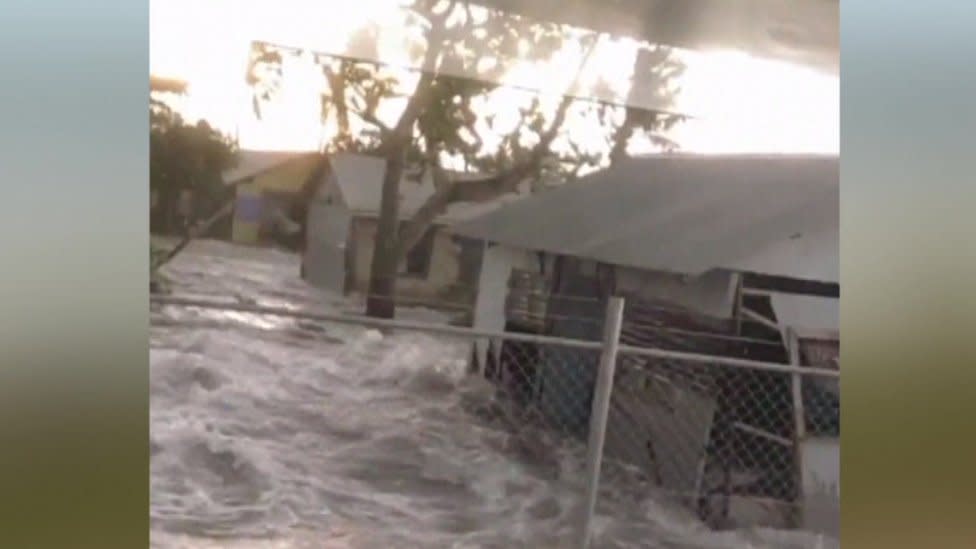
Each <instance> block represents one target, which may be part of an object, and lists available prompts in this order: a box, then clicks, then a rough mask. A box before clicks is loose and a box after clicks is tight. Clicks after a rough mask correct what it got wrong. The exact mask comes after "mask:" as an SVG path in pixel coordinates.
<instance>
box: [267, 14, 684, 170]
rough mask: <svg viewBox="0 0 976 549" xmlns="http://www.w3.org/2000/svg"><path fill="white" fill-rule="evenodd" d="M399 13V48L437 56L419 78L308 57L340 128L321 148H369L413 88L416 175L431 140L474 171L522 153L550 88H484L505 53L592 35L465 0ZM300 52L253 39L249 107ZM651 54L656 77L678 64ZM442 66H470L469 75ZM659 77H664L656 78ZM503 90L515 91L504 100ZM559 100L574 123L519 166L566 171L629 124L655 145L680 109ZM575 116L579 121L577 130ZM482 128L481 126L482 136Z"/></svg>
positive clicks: (663, 77)
mask: <svg viewBox="0 0 976 549" xmlns="http://www.w3.org/2000/svg"><path fill="white" fill-rule="evenodd" d="M404 15H405V19H404V22H405V25H407V26H408V28H411V29H415V30H417V32H413V33H410V34H411V36H414V37H415V38H414V39H413V40H412V41H411V42H409V44H408V46H407V50H406V51H408V52H409V53H410V54H411V55H412V56H413V57H414V58H415V61H418V62H419V61H420V60H421V59H422V58H424V56H425V54H427V53H428V52H429V51H433V52H434V53H435V55H432V56H430V58H433V59H436V60H437V68H438V69H439V71H440V72H439V74H438V75H437V76H435V77H432V78H428V79H427V80H423V79H421V83H423V84H424V85H423V86H421V87H419V88H418V87H416V86H417V79H418V78H420V75H419V74H418V73H416V72H411V71H407V70H404V69H401V68H399V67H391V66H384V65H380V64H376V63H372V62H368V61H362V60H356V59H348V58H340V57H333V56H326V55H319V56H318V57H317V62H318V64H319V65H320V67H321V68H322V70H323V73H324V74H325V76H326V78H327V80H328V81H329V82H330V85H329V86H328V89H325V90H323V92H322V110H321V112H322V117H323V122H324V123H329V122H331V123H334V124H335V125H336V126H337V127H338V128H339V131H338V132H337V133H336V134H335V136H334V137H333V139H332V140H331V141H330V142H329V143H328V145H327V149H328V151H353V152H364V153H375V152H377V151H379V150H381V148H382V146H383V144H384V142H385V137H387V136H388V132H387V133H386V134H385V133H384V131H385V130H389V129H391V128H392V127H393V126H395V125H396V122H397V120H396V119H395V118H393V119H391V117H390V115H389V112H391V111H392V112H401V109H402V107H403V106H404V105H405V104H406V102H407V100H408V99H409V98H410V97H412V96H414V95H420V94H422V102H421V103H422V105H421V107H422V108H421V111H420V113H419V116H418V117H417V119H416V122H415V124H414V126H413V142H412V143H411V145H410V148H409V149H408V150H407V159H408V163H409V164H410V168H411V170H410V171H411V172H412V173H414V175H415V176H416V174H418V173H422V172H424V171H425V170H426V169H428V168H429V166H428V165H427V164H429V162H430V159H431V155H429V154H428V151H430V150H434V151H437V152H438V155H437V157H438V158H439V159H440V160H441V161H448V162H450V163H451V164H452V168H454V169H458V166H459V165H460V166H463V167H464V168H465V169H466V170H468V171H473V172H477V173H481V174H492V173H497V172H500V171H503V170H510V169H512V168H513V167H515V166H518V165H519V164H521V163H524V162H526V161H527V159H529V158H530V157H531V154H530V153H531V152H532V149H533V146H534V145H535V144H536V143H538V142H539V141H540V140H541V138H542V136H543V133H544V132H545V131H546V130H547V129H548V128H549V126H550V125H551V123H552V121H553V118H554V113H555V111H556V107H557V105H558V103H559V99H560V98H558V97H542V96H539V95H538V94H533V93H531V92H525V93H516V94H507V95H506V101H504V102H501V103H502V104H501V105H499V104H498V103H499V102H497V101H496V104H495V105H494V106H493V107H491V108H486V104H488V103H490V101H488V100H489V99H490V98H492V96H493V94H494V93H495V92H497V91H498V90H499V85H498V84H496V83H495V82H497V81H498V80H499V79H500V78H501V77H502V76H503V75H504V74H505V72H506V71H508V70H509V69H510V68H511V64H510V63H508V64H506V63H505V60H513V59H519V60H525V61H536V60H546V59H549V58H551V57H552V55H553V54H554V53H555V52H557V51H558V50H559V49H560V48H562V47H563V46H564V45H566V44H567V42H568V41H578V42H580V43H585V42H586V41H587V40H591V41H592V39H593V36H592V35H587V34H585V33H581V32H573V31H567V30H566V29H565V28H563V27H561V26H560V25H558V24H555V23H546V22H527V21H526V20H524V19H519V18H514V17H512V16H510V15H508V14H503V13H500V12H491V11H484V10H481V11H477V12H476V11H475V9H474V8H473V7H472V6H470V5H469V4H467V3H466V2H443V1H442V2H428V1H423V0H418V1H417V2H415V3H414V4H413V5H412V6H411V7H409V8H405V12H404ZM438 21H442V22H445V25H443V27H444V28H442V29H441V30H439V31H438V30H436V29H437V25H436V23H437V22H438ZM376 32H377V31H376V29H374V28H367V29H364V30H363V31H362V32H361V33H359V34H357V35H356V36H355V37H353V42H354V43H356V44H358V43H360V42H362V44H361V45H359V46H358V47H357V48H356V49H357V50H363V51H365V49H367V48H368V47H369V42H370V40H373V41H374V42H375V36H376ZM431 48H433V50H431ZM301 53H303V52H300V51H298V50H294V49H289V48H285V47H279V46H275V45H272V44H265V43H256V44H254V47H253V49H252V59H251V69H250V70H249V72H248V74H249V80H248V81H249V82H250V83H251V84H252V86H253V89H254V94H255V95H254V96H255V108H256V110H257V111H258V113H259V114H260V104H261V103H262V102H265V101H273V100H274V94H275V90H276V87H277V85H278V84H280V80H281V79H282V78H285V77H286V76H285V75H284V74H283V72H282V65H283V60H284V58H285V57H287V56H289V55H299V54H301ZM653 55H654V56H656V57H655V58H654V59H651V61H652V62H651V63H650V65H648V66H644V67H642V70H648V71H654V70H656V71H658V73H659V74H658V75H657V77H658V79H659V81H660V82H662V83H666V82H668V81H670V80H671V79H673V78H674V77H675V76H677V75H678V74H680V70H681V67H680V66H679V65H677V64H676V63H675V62H673V61H672V60H671V59H669V56H668V55H667V51H666V50H655V51H654V52H653ZM445 73H454V74H459V73H465V74H477V79H466V78H457V77H452V76H447V75H445ZM262 75H263V76H262ZM601 85H604V86H605V85H606V84H605V83H598V84H597V87H599V86H601ZM660 88H661V89H667V86H664V85H662V86H660ZM590 91H591V92H592V91H596V90H590ZM513 95H514V96H515V97H516V98H517V100H514V101H513V100H512V97H513ZM390 107H393V108H390ZM500 110H508V111H510V112H507V113H502V112H499V111H500ZM568 110H569V114H568V116H567V119H568V118H573V119H575V120H582V121H583V123H582V124H580V123H576V124H574V128H575V130H574V131H573V132H571V131H570V130H569V128H568V124H563V125H562V126H567V127H561V128H556V131H557V137H556V139H554V140H553V147H552V151H550V153H549V154H547V155H546V158H545V161H544V162H537V163H536V164H537V165H535V166H533V168H532V169H531V170H529V172H530V175H529V176H528V178H529V179H536V180H538V179H540V178H545V179H552V178H555V179H566V178H571V177H574V176H576V175H577V174H579V173H580V172H584V171H586V170H590V169H593V168H596V167H599V166H601V165H605V164H606V163H608V162H609V160H610V157H611V155H612V153H614V151H617V152H618V153H619V152H620V151H624V150H625V149H626V144H627V142H628V141H629V140H630V139H631V137H632V136H633V135H634V134H635V132H639V133H640V134H641V135H643V136H645V137H647V138H648V139H649V140H650V141H651V142H654V143H656V144H658V145H663V146H664V147H666V148H670V147H673V144H672V143H670V142H668V141H667V140H666V139H663V138H662V137H660V136H659V135H657V132H659V131H660V130H663V129H666V128H668V127H669V126H670V125H672V124H674V123H675V122H676V121H678V120H680V119H681V117H679V116H673V115H667V114H663V113H659V112H655V111H646V110H640V109H632V108H627V107H623V106H618V105H608V104H605V103H598V102H594V101H588V100H584V99H579V100H574V101H573V102H572V104H571V106H570V108H569V109H568ZM514 113H517V117H518V120H519V122H518V123H517V124H515V125H514V127H512V125H511V124H508V125H507V126H506V127H505V128H502V127H500V125H498V124H496V118H497V117H499V115H502V114H507V115H508V116H507V117H506V118H509V119H510V118H511V115H512V114H514ZM384 114H385V115H386V118H385V119H384V117H383V116H384ZM580 127H584V128H585V130H584V131H583V132H580V131H579V128H580ZM488 134H492V135H491V136H490V137H491V139H490V140H489V139H488V137H489V136H488ZM594 136H596V137H597V140H598V141H601V142H602V143H604V145H603V146H602V147H598V148H594V147H593V145H592V143H593V141H594ZM600 138H602V140H601V139H600ZM488 141H490V142H491V143H492V144H494V143H498V145H497V147H488V146H485V143H486V142H488ZM587 143H588V145H587Z"/></svg>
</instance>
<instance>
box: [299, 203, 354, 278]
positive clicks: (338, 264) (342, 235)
mask: <svg viewBox="0 0 976 549" xmlns="http://www.w3.org/2000/svg"><path fill="white" fill-rule="evenodd" d="M351 219H352V218H351V216H350V215H349V212H348V211H347V210H346V209H345V207H343V206H341V205H337V204H326V203H325V202H322V201H319V200H315V201H313V202H312V204H311V205H310V206H309V209H308V232H307V234H306V248H305V279H306V280H307V281H308V282H309V283H310V284H312V285H313V286H316V287H318V288H323V289H326V290H331V291H334V292H337V293H341V292H342V291H343V290H344V286H345V279H346V243H347V239H348V237H349V227H350V222H351Z"/></svg>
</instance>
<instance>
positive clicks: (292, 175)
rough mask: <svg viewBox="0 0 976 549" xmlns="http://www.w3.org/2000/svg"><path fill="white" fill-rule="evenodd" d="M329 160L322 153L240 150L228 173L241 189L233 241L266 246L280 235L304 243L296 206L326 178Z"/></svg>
mask: <svg viewBox="0 0 976 549" xmlns="http://www.w3.org/2000/svg"><path fill="white" fill-rule="evenodd" d="M325 161H326V159H325V156H324V155H322V154H320V153H317V152H291V151H256V150H242V151H239V153H238V162H237V165H236V167H234V168H233V169H231V170H228V171H227V172H226V173H224V183H226V184H228V185H232V186H234V188H235V204H234V215H233V220H232V226H231V240H232V241H233V242H237V243H240V244H261V243H267V242H269V241H271V240H272V239H273V238H275V237H276V236H277V237H278V239H279V241H280V240H281V238H284V239H285V240H286V241H293V242H292V243H293V244H294V245H295V247H300V243H301V222H300V219H301V217H302V216H301V213H297V214H296V213H295V211H294V209H295V208H296V207H300V206H301V205H302V204H303V203H304V200H302V197H303V193H307V192H309V190H310V189H314V187H315V184H316V182H317V181H318V180H320V179H321V178H322V177H323V173H324V166H325Z"/></svg>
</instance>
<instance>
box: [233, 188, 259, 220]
mask: <svg viewBox="0 0 976 549" xmlns="http://www.w3.org/2000/svg"><path fill="white" fill-rule="evenodd" d="M263 209H264V203H263V201H262V200H261V197H260V196H258V195H248V194H242V195H238V197H237V208H236V214H235V215H236V216H237V218H238V219H240V220H241V221H252V222H259V221H261V214H262V210H263Z"/></svg>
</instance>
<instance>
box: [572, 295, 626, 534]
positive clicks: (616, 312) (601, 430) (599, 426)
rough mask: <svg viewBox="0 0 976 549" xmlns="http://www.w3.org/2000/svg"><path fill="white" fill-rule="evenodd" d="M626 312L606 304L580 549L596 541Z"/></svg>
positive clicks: (619, 303) (615, 302)
mask: <svg viewBox="0 0 976 549" xmlns="http://www.w3.org/2000/svg"><path fill="white" fill-rule="evenodd" d="M623 312H624V300H623V299H622V298H619V297H611V298H610V300H609V301H608V302H607V314H606V319H605V323H604V328H603V348H602V354H601V355H600V369H599V371H598V372H597V378H596V387H595V389H594V392H593V405H592V408H591V409H590V440H589V444H587V456H586V481H587V486H586V506H585V507H584V509H583V513H584V514H583V533H582V539H581V540H580V547H581V549H589V547H590V542H591V541H592V538H593V514H594V512H595V511H596V499H597V492H598V491H599V488H600V465H601V463H602V462H603V443H604V441H605V440H606V434H607V416H608V415H609V412H610V395H611V393H612V392H613V373H614V369H615V368H616V364H617V347H618V346H619V344H620V328H621V326H622V324H623Z"/></svg>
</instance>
